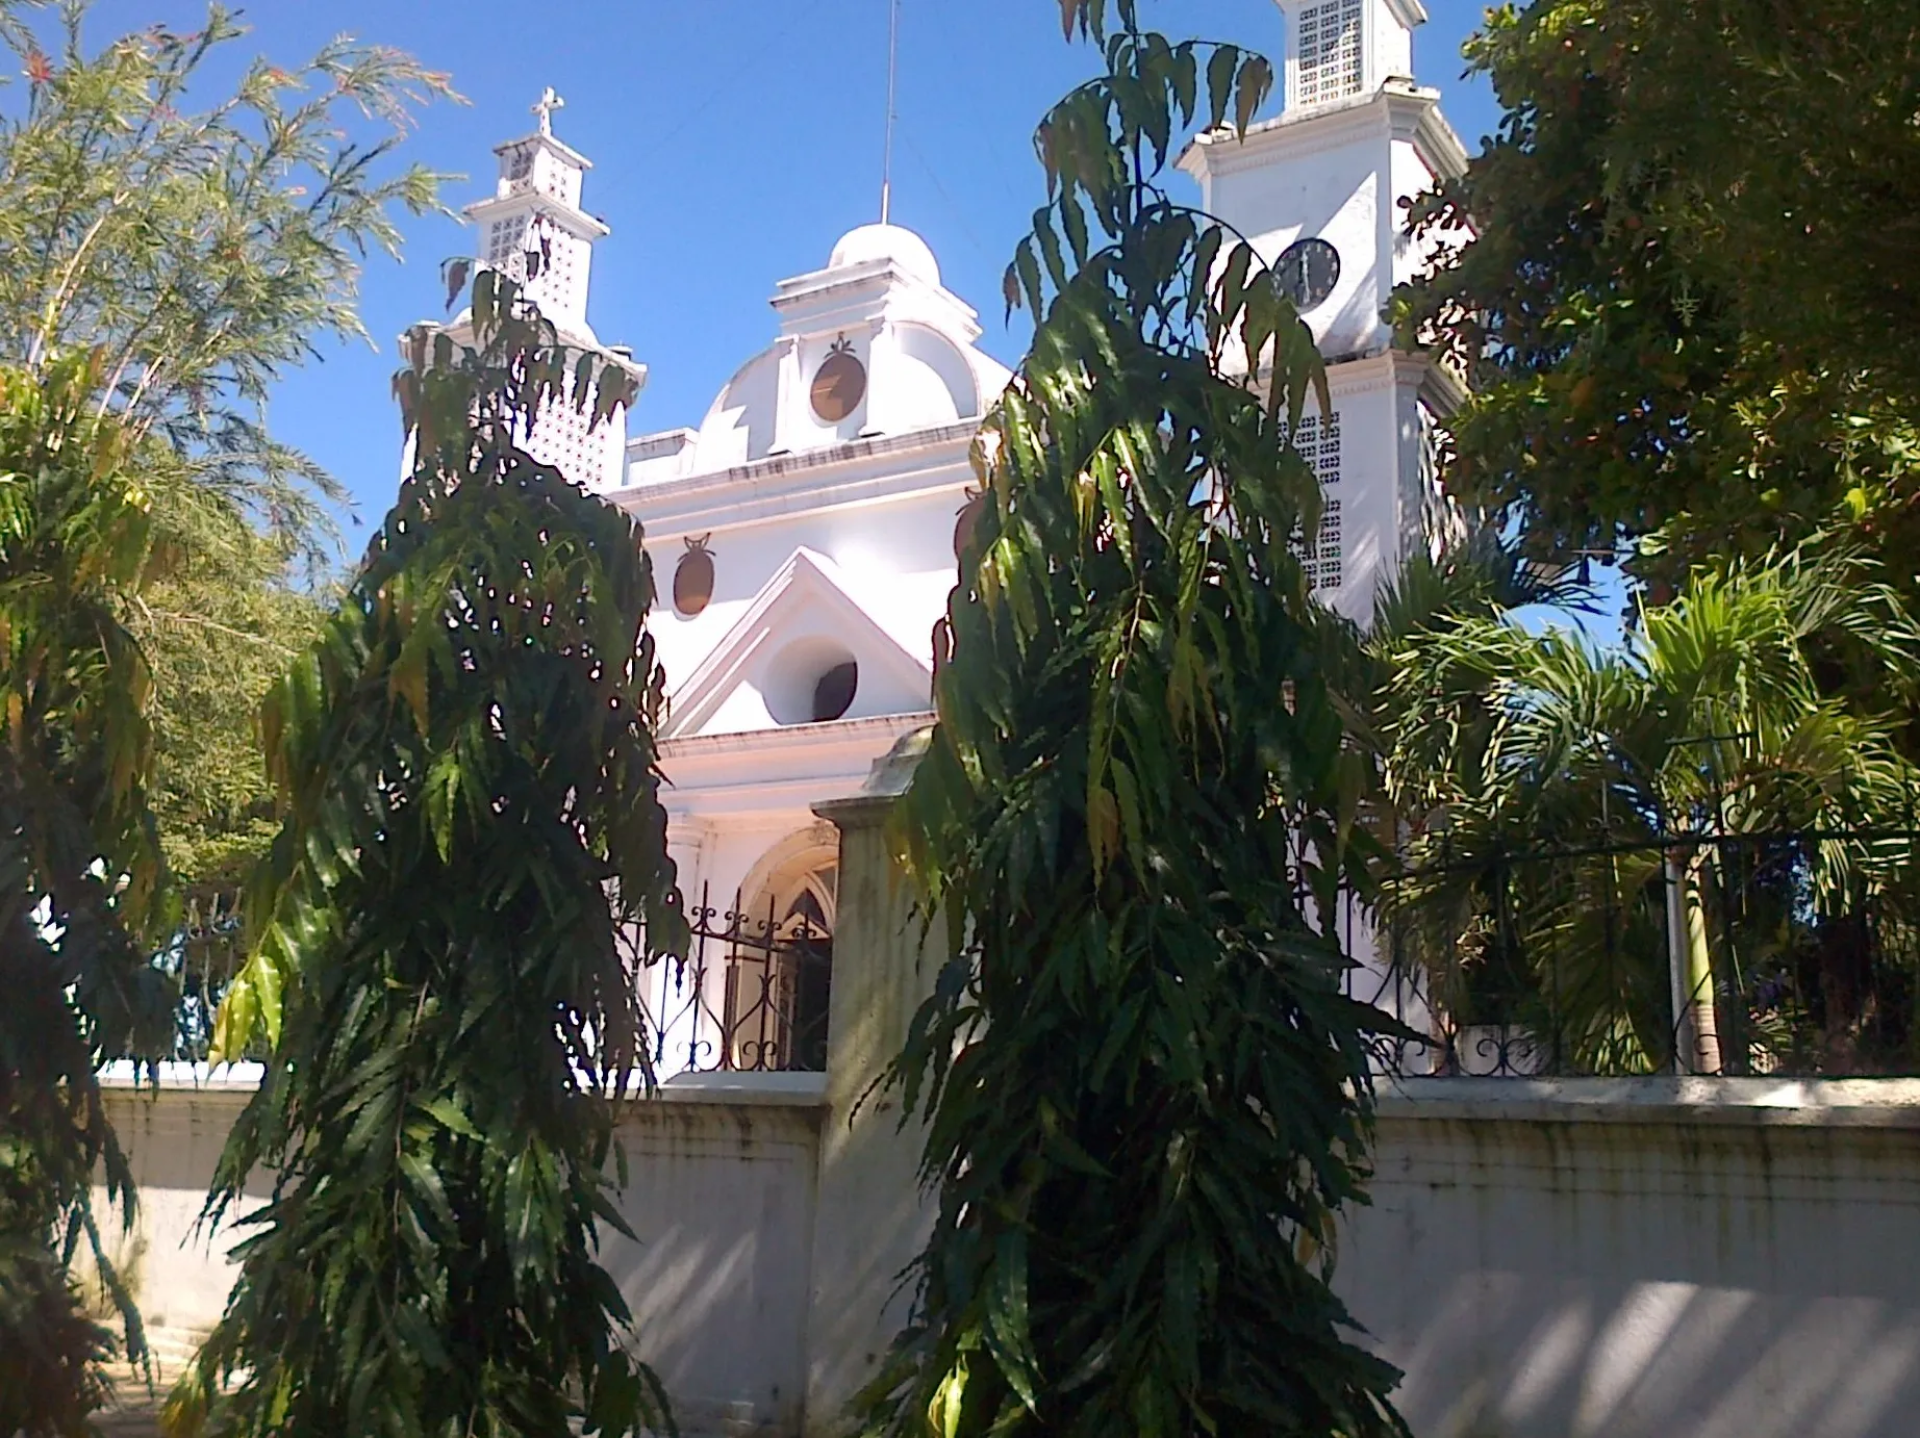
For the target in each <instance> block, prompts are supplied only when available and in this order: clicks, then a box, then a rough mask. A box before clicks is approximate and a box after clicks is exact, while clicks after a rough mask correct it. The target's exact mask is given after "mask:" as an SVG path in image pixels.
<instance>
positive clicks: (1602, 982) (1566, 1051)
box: [1346, 829, 1920, 1077]
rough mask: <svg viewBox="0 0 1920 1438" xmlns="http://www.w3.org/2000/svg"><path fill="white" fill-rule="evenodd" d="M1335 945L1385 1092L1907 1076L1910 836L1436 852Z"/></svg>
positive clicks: (1915, 836)
mask: <svg viewBox="0 0 1920 1438" xmlns="http://www.w3.org/2000/svg"><path fill="white" fill-rule="evenodd" d="M1346 938H1347V940H1348V947H1349V952H1352V953H1354V954H1355V955H1356V957H1357V959H1358V960H1359V962H1358V964H1357V966H1356V967H1355V968H1354V969H1353V970H1352V971H1351V972H1350V973H1349V975H1348V991H1349V993H1350V994H1352V995H1353V996H1354V997H1356V998H1361V999H1364V1000H1366V1001H1368V1002H1370V1003H1374V1004H1376V1005H1378V1006H1379V1007H1381V1008H1382V1009H1384V1010H1385V1011H1386V1012H1387V1013H1388V1014H1389V1015H1391V1016H1392V1017H1393V1018H1395V1019H1396V1020H1398V1021H1399V1022H1400V1023H1401V1024H1402V1025H1403V1026H1404V1031H1403V1032H1402V1033H1400V1034H1398V1035H1393V1036H1386V1037H1383V1038H1382V1039H1381V1041H1380V1046H1379V1059H1380V1065H1381V1067H1382V1069H1383V1070H1385V1071H1388V1072H1392V1073H1396V1074H1407V1075H1412V1074H1449V1075H1479V1076H1488V1077H1504V1076H1517V1077H1524V1076H1548V1075H1621V1074H1636V1073H1657V1072H1684V1073H1707V1074H1729V1075H1740V1074H1749V1075H1759V1074H1773V1075H1781V1076H1788V1075H1890V1074H1920V1015H1917V1014H1916V1004H1917V1000H1920V829H1898V830H1888V829H1878V830H1847V831H1834V832H1814V831H1797V832H1791V833H1777V834H1738V835H1696V834H1686V835H1660V836H1656V837H1653V838H1638V839H1631V840H1626V841H1622V842H1615V843H1596V844H1593V845H1591V846H1587V847H1581V848H1562V849H1555V850H1548V851H1535V852H1528V853H1515V852H1512V851H1510V850H1504V849H1501V848H1499V847H1497V846H1491V847H1487V848H1485V849H1483V850H1481V851H1479V852H1475V853H1463V852H1449V851H1448V850H1446V849H1445V848H1441V849H1439V850H1438V851H1437V861H1436V862H1429V863H1425V864H1423V865H1421V866H1419V867H1415V868H1412V869H1409V870H1407V871H1406V872H1404V873H1402V874H1400V875H1398V876H1396V877H1395V878H1394V879H1393V880H1392V881H1391V882H1390V883H1389V885H1388V886H1387V892H1386V895H1385V898H1384V899H1383V901H1382V902H1381V903H1380V905H1379V906H1378V908H1377V909H1376V910H1374V911H1373V912H1371V913H1368V914H1365V915H1358V914H1357V913H1356V915H1354V916H1350V918H1349V921H1348V931H1347V934H1346Z"/></svg>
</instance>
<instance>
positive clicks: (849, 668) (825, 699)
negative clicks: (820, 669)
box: [813, 659, 860, 724]
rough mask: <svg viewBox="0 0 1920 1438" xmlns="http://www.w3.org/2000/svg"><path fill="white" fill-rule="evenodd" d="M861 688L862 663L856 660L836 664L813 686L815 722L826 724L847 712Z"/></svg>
mask: <svg viewBox="0 0 1920 1438" xmlns="http://www.w3.org/2000/svg"><path fill="white" fill-rule="evenodd" d="M859 688H860V665H859V664H858V663H857V662H856V661H854V660H852V659H849V660H847V662H846V663H844V664H836V665H834V666H833V668H831V669H829V670H828V671H827V672H826V673H825V674H822V675H821V676H820V679H819V682H818V683H816V684H815V685H814V686H813V722H814V723H816V724H825V723H827V722H828V721H830V720H833V719H838V718H839V717H840V716H841V715H842V714H845V713H846V712H847V710H849V709H851V708H852V707H853V696H854V694H855V693H856V692H857V691H858V690H859Z"/></svg>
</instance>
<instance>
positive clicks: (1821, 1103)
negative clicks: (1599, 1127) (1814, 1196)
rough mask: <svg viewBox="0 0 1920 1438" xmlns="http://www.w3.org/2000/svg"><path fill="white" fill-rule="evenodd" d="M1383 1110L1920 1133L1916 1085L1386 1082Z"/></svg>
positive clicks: (1386, 1115)
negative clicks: (1914, 1130) (1898, 1130)
mask: <svg viewBox="0 0 1920 1438" xmlns="http://www.w3.org/2000/svg"><path fill="white" fill-rule="evenodd" d="M1377 1106H1378V1113H1379V1116H1380V1117H1381V1118H1382V1119H1384V1120H1389V1121H1394V1122H1402V1121H1408V1120H1412V1121H1419V1120H1423V1119H1435V1120H1449V1119H1452V1120H1472V1121H1476V1122H1492V1123H1499V1122H1513V1123H1615V1124H1620V1123H1638V1124H1645V1123H1655V1124H1673V1123H1687V1124H1719V1125H1731V1126H1736V1127H1756V1128H1885V1129H1920V1079H1905V1078H1869V1079H1771V1078H1691V1077H1689V1078H1681V1077H1675V1076H1671V1075H1661V1076H1648V1077H1644V1078H1586V1079H1531V1078H1409V1079H1399V1080H1393V1079H1382V1080H1380V1086H1379V1089H1378V1094H1377Z"/></svg>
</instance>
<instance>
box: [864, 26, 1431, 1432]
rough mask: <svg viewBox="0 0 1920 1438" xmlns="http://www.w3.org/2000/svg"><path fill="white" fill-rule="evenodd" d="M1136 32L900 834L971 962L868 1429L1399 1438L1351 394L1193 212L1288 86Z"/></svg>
mask: <svg viewBox="0 0 1920 1438" xmlns="http://www.w3.org/2000/svg"><path fill="white" fill-rule="evenodd" d="M1106 9H1107V7H1105V6H1104V5H1102V4H1100V3H1098V0H1090V3H1068V4H1066V5H1065V6H1064V7H1063V14H1064V17H1065V20H1066V24H1067V29H1068V32H1069V35H1070V36H1071V35H1072V34H1073V33H1075V32H1078V33H1079V34H1081V35H1082V36H1085V37H1087V38H1090V39H1091V40H1092V41H1093V42H1095V43H1096V44H1098V45H1099V46H1100V47H1101V50H1102V52H1103V54H1104V57H1105V61H1106V70H1105V73H1103V74H1101V75H1099V76H1098V77H1097V78H1095V79H1093V80H1091V81H1089V82H1088V83H1086V84H1085V85H1083V86H1081V87H1080V88H1079V89H1077V90H1075V91H1074V92H1073V93H1072V94H1071V95H1069V96H1068V97H1066V98H1065V99H1064V100H1063V101H1062V102H1061V103H1060V104H1058V105H1057V106H1055V107H1054V108H1053V109H1052V110H1051V111H1049V112H1048V114H1047V116H1046V117H1045V119H1044V120H1043V121H1042V123H1041V126H1040V130H1039V135H1038V140H1037V145H1038V150H1039V153H1040V156H1041V158H1042V161H1043V163H1044V165H1045V168H1046V171H1047V179H1048V182H1049V186H1050V188H1051V196H1050V200H1049V203H1048V204H1047V206H1045V207H1044V208H1043V209H1042V210H1041V211H1039V212H1038V213H1037V214H1036V216H1035V228H1034V232H1033V235H1032V236H1031V237H1030V238H1029V239H1028V240H1026V241H1024V242H1023V243H1022V245H1021V247H1020V249H1019V251H1018V253H1017V257H1016V259H1015V262H1014V265H1013V266H1012V268H1011V269H1010V270H1009V273H1008V295H1009V299H1010V300H1013V299H1018V300H1019V301H1020V302H1022V303H1024V304H1026V305H1028V306H1030V307H1031V308H1032V310H1033V311H1034V313H1035V315H1036V319H1037V327H1036V332H1035V336H1034V341H1033V347H1032V349H1031V351H1030V352H1029V354H1028V355H1027V357H1026V359H1025V360H1024V361H1023V363H1022V365H1021V367H1020V369H1019V372H1018V373H1017V374H1016V376H1015V377H1014V380H1013V382H1012V385H1011V387H1010V388H1009V389H1008V391H1007V393H1006V395H1005V397H1004V398H1003V399H1002V400H1001V402H1000V403H999V404H998V405H997V406H996V407H995V409H994V410H993V412H992V413H991V415H990V416H989V417H988V418H987V420H986V422H985V425H984V427H983V433H982V436H981V439H980V441H979V444H978V447H977V449H976V464H977V467H978V468H979V470H980V472H981V480H982V483H983V486H984V488H985V491H986V493H987V495H988V496H989V498H988V500H987V502H986V504H985V507H984V511H983V513H982V516H981V519H980V523H979V526H978V529H977V531H976V532H975V535H974V537H973V538H972V540H971V541H970V542H969V544H968V546H967V550H966V553H965V556H964V559H963V561H962V583H961V584H960V586H959V587H958V588H957V589H956V590H955V592H954V596H953V598H952V601H951V604H950V607H949V611H948V625H949V635H950V640H951V654H950V657H947V656H943V662H942V664H941V667H940V673H939V677H938V678H937V680H936V682H935V691H936V702H937V705H938V710H939V718H940V722H939V726H938V729H937V730H936V732H935V735H934V738H933V740H932V744H931V748H930V750H929V752H928V754H927V756H926V758H925V759H924V760H923V762H922V764H921V766H920V768H919V770H918V771H917V773H916V775H915V778H914V781H913V784H912V787H911V788H910V790H909V792H908V794H907V795H906V797H905V799H904V801H903V806H902V810H901V814H900V818H901V831H900V832H901V836H902V840H903V843H904V845H905V852H906V854H907V858H908V863H909V866H910V868H911V870H912V872H913V873H914V875H915V876H916V878H917V879H918V881H919V883H920V884H921V885H922V886H923V888H924V893H925V902H926V904H927V905H928V912H929V913H936V912H944V914H945V915H946V917H947V923H948V933H949V940H950V946H951V955H952V957H951V961H950V963H949V964H948V966H947V967H946V969H945V971H944V972H943V974H942V976H941V978H940V980H939V983H938V985H937V991H936V994H935V996H934V997H933V998H932V999H931V1000H929V1002H928V1003H927V1004H926V1005H925V1007H923V1009H922V1010H921V1011H920V1013H919V1015H918V1017H917V1019H916V1021H915V1024H914V1028H913V1033H912V1038H911V1040H910V1043H909V1046H908V1047H907V1049H906V1051H905V1053H904V1054H903V1056H902V1057H901V1059H900V1061H899V1063H898V1065H897V1070H896V1074H897V1077H898V1078H899V1079H900V1080H901V1081H902V1082H904V1084H905V1093H906V1099H907V1104H906V1106H907V1108H908V1110H909V1111H914V1112H924V1113H925V1115H926V1117H927V1119H928V1122H929V1131H928V1137H927V1145H926V1150H925V1156H924V1165H923V1170H922V1171H923V1175H924V1177H925V1179H926V1181H927V1182H928V1184H929V1185H933V1186H937V1190H938V1199H939V1204H938V1213H937V1216H936V1219H935V1222H934V1228H933V1234H932V1237H931V1239H930V1241H929V1244H928V1247H927V1248H926V1250H925V1251H924V1253H923V1255H922V1257H921V1258H920V1260H919V1263H918V1267H917V1270H916V1272H917V1278H918V1285H919V1289H918V1293H919V1298H918V1304H917V1311H916V1315H915V1317H914V1319H913V1321H912V1322H911V1324H910V1325H909V1327H908V1329H907V1330H906V1332H905V1333H904V1334H903V1335H902V1337H901V1339H900V1340H899V1342H898V1344H897V1346H896V1347H895V1349H894V1351H893V1352H892V1354H891V1356H890V1359H889V1361H888V1363H887V1365H886V1367H885V1368H884V1370H883V1372H882V1373H881V1375H880V1376H879V1377H878V1378H877V1379H876V1381H875V1383H874V1385H873V1386H872V1388H871V1389H870V1390H869V1392H868V1394H867V1395H866V1397H865V1399H864V1400H863V1408H864V1412H865V1423H866V1431H868V1432H870V1433H875V1434H901V1435H905V1434H938V1435H947V1438H952V1435H962V1434H966V1435H975V1434H987V1433H993V1434H1016V1433H1021V1434H1050V1435H1055V1434H1057V1435H1067V1434H1073V1435H1089V1438H1091V1436H1092V1435H1099V1438H1109V1435H1112V1434H1116V1433H1132V1434H1140V1435H1143V1438H1175V1435H1178V1438H1187V1435H1190V1434H1194V1433H1199V1432H1258V1433H1280V1432H1285V1433H1297V1434H1302V1435H1306V1434H1312V1435H1326V1438H1331V1435H1335V1434H1339V1435H1351V1438H1375V1435H1388V1434H1399V1433H1403V1432H1404V1428H1403V1425H1402V1424H1401V1422H1400V1420H1399V1418H1398V1417H1397V1415H1396V1414H1395V1413H1394V1412H1393V1410H1392V1408H1391V1406H1390V1405H1389V1403H1388V1399H1387V1394H1388V1392H1389V1390H1390V1389H1391V1387H1392V1386H1393V1384H1394V1382H1395V1381H1396V1374H1395V1373H1394V1370H1393V1369H1392V1368H1391V1367H1390V1366H1389V1365H1388V1364H1386V1363H1385V1362H1383V1361H1381V1360H1380V1359H1378V1358H1376V1357H1374V1356H1372V1355H1370V1354H1368V1353H1367V1352H1365V1351H1364V1350H1363V1349H1362V1348H1361V1347H1359V1346H1358V1344H1357V1343H1356V1342H1355V1341H1354V1335H1353V1331H1352V1330H1353V1324H1352V1320H1351V1319H1350V1318H1349V1316H1348V1315H1347V1313H1346V1311H1345V1310H1344V1308H1343V1307H1342V1305H1341V1304H1340V1302H1339V1301H1338V1299H1336V1298H1335V1297H1334V1295H1333V1293H1332V1292H1331V1290H1330V1288H1329V1286H1328V1282H1327V1279H1328V1267H1329V1262H1330V1260H1329V1254H1330V1251H1331V1242H1332V1238H1333V1228H1334V1223H1335V1216H1336V1214H1337V1212H1338V1211H1339V1209H1340V1208H1341V1207H1342V1206H1343V1205H1345V1204H1348V1203H1351V1202H1355V1201H1358V1200H1359V1199H1360V1198H1361V1197H1362V1196H1363V1184H1364V1177H1365V1167H1364V1165H1365V1152H1366V1142H1367V1136H1368V1129H1369V1120H1370V1113H1371V1083H1370V1079H1369V1067H1368V1052H1369V1050H1368V1043H1369V1039H1370V1037H1371V1036H1373V1035H1375V1034H1377V1033H1378V1032H1379V1031H1380V1030H1381V1029H1382V1028H1383V1027H1385V1026H1386V1024H1387V1021H1386V1020H1385V1018H1384V1016H1383V1015H1381V1014H1380V1013H1379V1012H1378V1011H1376V1010H1373V1009H1371V1008H1369V1007H1367V1006H1365V1005H1361V1004H1358V1003H1355V1002H1353V1001H1351V1000H1349V999H1347V998H1345V997H1344V996H1343V994H1342V977H1343V974H1344V971H1345V969H1346V967H1347V960H1346V959H1345V956H1344V955H1343V954H1342V952H1341V950H1340V947H1339V943H1338V941H1337V939H1336V938H1335V937H1334V936H1333V935H1332V934H1331V933H1329V932H1327V931H1326V930H1325V929H1324V928H1323V927H1322V926H1318V925H1316V924H1315V923H1314V922H1312V921H1311V920H1310V919H1309V917H1308V910H1309V906H1310V905H1315V904H1317V905H1318V906H1319V908H1318V912H1319V913H1321V914H1330V913H1332V912H1334V906H1335V904H1336V902H1337V897H1336V887H1337V886H1338V884H1339V883H1340V882H1341V881H1342V880H1343V879H1348V878H1351V879H1353V880H1355V881H1356V882H1359V881H1363V880H1364V872H1363V866H1362V865H1361V864H1360V862H1359V860H1360V859H1361V858H1362V857H1363V856H1364V855H1365V852H1366V850H1365V846H1364V844H1363V841H1362V835H1361V831H1360V829H1359V828H1358V827H1357V826H1356V824H1355V822H1354V821H1355V818H1356V810H1357V805H1358V802H1359V798H1360V795H1361V793H1362V792H1363V789H1364V778H1365V776H1364V772H1363V760H1362V756H1361V754H1360V753H1359V752H1358V751H1355V750H1352V749H1349V748H1347V747H1346V746H1345V745H1344V743H1343V734H1344V725H1343V723H1342V720H1341V717H1340V714H1339V712H1338V711H1337V709H1336V707H1335V704H1334V703H1333V700H1332V697H1331V695H1330V694H1329V692H1328V689H1327V686H1326V684H1325V682H1324V673H1323V671H1322V669H1321V667H1320V663H1319V649H1320V646H1321V644H1322V642H1323V635H1322V628H1321V624H1320V621H1319V619H1318V617H1317V616H1316V614H1315V611H1314V607H1313V605H1312V602H1311V600H1310V597H1309V592H1308V585H1307V582H1306V579H1305V577H1304V575H1303V572H1302V567H1301V564H1300V562H1299V557H1298V553H1297V539H1296V536H1298V535H1299V534H1300V533H1302V532H1311V530H1312V527H1313V525H1314V524H1315V522H1316V521H1317V518H1318V505H1319V492H1318V488H1317V486H1316V484H1315V482H1314V479H1313V475H1312V472H1311V470H1310V469H1309V468H1308V466H1307V465H1306V463H1305V461H1304V460H1302V459H1301V458H1300V457H1299V456H1298V455H1297V454H1296V453H1294V452H1293V451H1292V450H1291V449H1290V448H1289V445H1288V441H1287V436H1288V433H1289V430H1290V422H1291V421H1292V420H1294V419H1297V418H1298V417H1299V415H1300V413H1301V412H1302V410H1303V407H1304V406H1305V404H1306V403H1308V400H1309V394H1310V392H1312V391H1315V390H1316V389H1317V390H1318V391H1319V395H1318V399H1319V403H1320V404H1321V406H1322V407H1323V408H1324V407H1325V404H1326V396H1325V389H1324V385H1325V380H1324V374H1323V371H1322V369H1321V366H1320V363H1319V359H1318V356H1317V354H1316V352H1315V350H1314V347H1313V343H1312V339H1311V336H1310V335H1309V333H1308V331H1307V330H1306V328H1305V326H1304V325H1302V324H1301V323H1300V322H1299V320H1298V319H1297V317H1296V316H1295V315H1294V313H1293V311H1292V310H1291V308H1290V307H1289V305H1288V304H1287V302H1286V301H1285V299H1284V298H1282V297H1281V295H1280V293H1279V291H1278V289H1277V288H1276V287H1275V286H1274V285H1273V284H1272V282H1271V280H1270V277H1269V276H1268V275H1267V273H1266V271H1265V268H1264V266H1262V265H1261V264H1260V262H1259V260H1258V258H1257V257H1256V256H1255V255H1254V253H1253V251H1252V248H1251V247H1250V246H1248V245H1246V244H1244V243H1243V242H1241V241H1239V240H1238V239H1237V238H1236V237H1235V236H1233V235H1232V234H1230V233H1229V232H1227V231H1226V230H1224V229H1223V228H1222V227H1221V226H1220V225H1219V224H1218V223H1217V222H1215V221H1214V220H1212V219H1211V218H1210V217H1208V216H1206V215H1204V214H1199V213H1196V212H1194V211H1192V210H1191V209H1188V208H1185V207H1183V206H1182V205H1180V204H1178V203H1176V202H1175V201H1174V200H1173V199H1171V198H1170V197H1169V196H1168V195H1167V194H1166V193H1165V192H1164V191H1163V189H1162V188H1161V186H1160V179H1161V177H1162V176H1163V174H1164V166H1165V164H1166V161H1167V156H1168V151H1169V147H1170V145H1171V143H1172V140H1173V137H1174V135H1175V134H1176V133H1177V131H1178V130H1179V129H1180V127H1183V126H1186V125H1188V124H1190V123H1192V122H1193V121H1194V120H1195V119H1196V118H1199V119H1203V120H1207V121H1209V122H1211V123H1213V124H1216V125H1218V124H1220V123H1222V122H1223V121H1225V120H1227V119H1228V118H1231V120H1232V121H1233V123H1235V124H1236V125H1238V126H1240V127H1242V128H1244V126H1245V125H1246V123H1247V122H1248V120H1249V119H1250V118H1251V116H1252V114H1253V113H1254V111H1255V109H1256V108H1257V107H1258V105H1259V103H1260V101H1261V99H1262V98H1263V96H1264V95H1265V94H1266V93H1267V91H1268V88H1269V86H1270V83H1271V70H1270V68H1269V67H1268V64H1267V62H1266V61H1265V60H1263V59H1261V58H1260V57H1258V56H1255V55H1250V54H1245V53H1242V52H1240V51H1238V50H1236V49H1234V48H1232V47H1230V46H1224V45H1219V46H1214V45H1203V44H1199V43H1180V44H1175V43H1173V42H1170V41H1169V40H1167V39H1166V38H1164V37H1162V36H1160V35H1158V34H1154V33H1152V32H1148V31H1145V30H1143V29H1142V28H1141V27H1140V26H1139V25H1138V24H1137V21H1136V16H1135V7H1134V6H1133V5H1132V4H1131V3H1129V0H1119V3H1118V4H1117V6H1116V7H1115V11H1116V15H1117V23H1116V24H1115V25H1114V26H1113V27H1112V28H1111V29H1109V28H1108V26H1107V25H1106V23H1105V22H1106V13H1105V12H1106ZM1203 96H1204V101H1203V100H1202V98H1201V97H1203ZM1236 373H1237V374H1239V375H1243V376H1244V375H1246V374H1248V373H1252V374H1254V375H1256V376H1258V380H1257V381H1256V382H1250V381H1248V380H1247V379H1245V378H1236V377H1235V374H1236ZM1303 525H1304V526H1305V529H1304V531H1303V528H1302V527H1303ZM1328 927H1330V926H1328Z"/></svg>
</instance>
